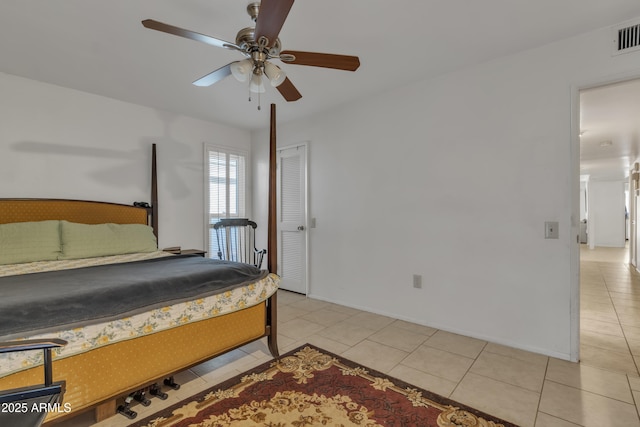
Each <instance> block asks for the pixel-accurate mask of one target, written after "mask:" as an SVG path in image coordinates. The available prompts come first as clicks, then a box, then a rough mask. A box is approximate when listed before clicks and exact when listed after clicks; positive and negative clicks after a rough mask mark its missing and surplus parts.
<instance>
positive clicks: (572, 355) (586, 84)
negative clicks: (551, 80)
mask: <svg viewBox="0 0 640 427" xmlns="http://www.w3.org/2000/svg"><path fill="white" fill-rule="evenodd" d="M635 79H640V73H639V72H638V71H637V70H636V71H633V72H625V73H620V74H615V75H605V76H599V77H591V78H589V79H585V80H584V81H582V82H579V83H575V84H572V85H571V120H570V146H569V151H570V160H569V187H570V190H571V197H570V201H571V203H570V205H571V218H570V224H571V234H570V235H569V239H570V240H569V243H570V248H569V274H570V277H569V282H570V317H569V319H570V320H569V328H570V331H569V336H570V337H569V338H570V343H569V359H570V360H571V361H572V362H578V361H579V360H580V243H578V242H579V241H580V92H581V91H583V90H586V89H592V88H596V87H600V86H607V85H610V84H614V83H621V82H624V81H628V80H635ZM574 237H577V238H576V240H575V241H574V240H573V239H574ZM634 243H635V242H634ZM629 244H631V241H629Z"/></svg>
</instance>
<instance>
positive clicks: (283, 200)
mask: <svg viewBox="0 0 640 427" xmlns="http://www.w3.org/2000/svg"><path fill="white" fill-rule="evenodd" d="M277 168H278V178H277V200H278V275H279V276H280V278H281V281H280V287H281V288H282V289H287V290H289V291H294V292H299V293H301V294H305V295H306V294H307V147H306V145H299V146H295V147H290V148H285V149H282V150H279V151H278V165H277Z"/></svg>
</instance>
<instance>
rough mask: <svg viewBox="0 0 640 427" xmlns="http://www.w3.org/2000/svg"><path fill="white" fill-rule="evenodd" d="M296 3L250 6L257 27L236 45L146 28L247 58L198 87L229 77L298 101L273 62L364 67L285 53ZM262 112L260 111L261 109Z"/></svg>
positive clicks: (150, 23) (352, 60) (152, 24)
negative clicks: (284, 37)
mask: <svg viewBox="0 0 640 427" xmlns="http://www.w3.org/2000/svg"><path fill="white" fill-rule="evenodd" d="M293 2H294V0H262V2H254V3H250V4H249V5H248V6H247V13H248V14H249V16H250V17H251V19H252V20H253V21H254V22H255V23H256V25H255V27H248V28H243V29H242V30H240V31H239V32H238V34H237V36H236V41H235V43H231V42H228V41H225V40H221V39H218V38H215V37H211V36H208V35H205V34H200V33H196V32H194V31H190V30H185V29H183V28H179V27H175V26H173V25H169V24H165V23H162V22H158V21H154V20H153V19H145V20H144V21H142V25H144V26H145V27H146V28H149V29H152V30H157V31H162V32H165V33H169V34H173V35H176V36H180V37H185V38H188V39H192V40H196V41H199V42H203V43H207V44H210V45H213V46H216V47H222V48H225V49H230V50H236V51H238V52H240V53H241V54H243V55H244V56H245V57H246V58H245V59H243V60H241V61H235V62H232V63H230V64H227V65H225V66H224V67H221V68H218V69H217V70H215V71H213V72H211V73H209V74H207V75H205V76H203V77H201V78H199V79H198V80H196V81H195V82H193V84H194V85H196V86H211V85H212V84H214V83H217V82H219V81H220V80H222V79H223V78H225V77H227V76H228V75H229V74H231V75H233V76H234V77H235V78H236V79H237V80H238V81H240V82H245V83H246V82H249V90H250V91H251V92H254V93H263V92H265V87H264V79H263V76H266V77H267V79H268V80H269V81H270V82H271V85H272V86H275V87H276V88H277V89H278V91H279V92H280V94H281V95H282V96H283V97H284V99H285V100H287V101H297V100H298V99H300V98H301V97H302V95H301V94H300V92H298V89H296V87H295V86H294V85H293V83H291V81H290V80H289V78H288V77H287V76H286V74H285V73H284V71H282V69H280V67H278V66H277V65H275V64H273V63H272V62H271V60H272V59H279V60H281V61H282V62H284V63H286V64H297V65H309V66H312V67H324V68H333V69H337V70H347V71H355V70H357V69H358V67H359V66H360V60H359V59H358V57H357V56H348V55H334V54H328V53H317V52H303V51H297V50H281V48H282V45H281V44H280V39H279V38H278V34H279V33H280V30H281V28H282V26H283V25H284V21H285V20H286V19H287V15H288V14H289V10H291V6H293ZM258 108H259V107H258Z"/></svg>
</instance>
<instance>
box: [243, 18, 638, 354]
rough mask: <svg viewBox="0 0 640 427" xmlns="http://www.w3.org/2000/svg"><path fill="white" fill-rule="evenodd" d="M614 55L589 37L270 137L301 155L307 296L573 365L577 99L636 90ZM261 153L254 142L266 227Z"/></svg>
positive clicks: (420, 85)
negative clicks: (623, 81)
mask: <svg viewBox="0 0 640 427" xmlns="http://www.w3.org/2000/svg"><path fill="white" fill-rule="evenodd" d="M609 40H610V31H609V29H602V30H600V31H594V32H591V33H588V34H585V35H582V36H580V37H576V38H572V39H569V40H565V41H561V42H558V43H554V44H551V45H548V46H545V47H542V48H539V49H535V50H531V51H527V52H523V53H521V54H518V55H514V56H510V57H506V58H502V59H500V60H497V61H492V62H490V63H486V64H483V65H480V66H475V67H472V68H468V69H465V70H462V71H458V72H453V73H449V74H447V75H443V76H441V77H439V78H434V79H430V80H426V81H422V82H416V83H414V84H411V85H408V86H406V87H401V88H398V89H396V90H392V91H389V92H385V93H381V94H379V95H377V96H374V97H370V98H368V99H363V100H361V101H359V102H355V103H351V104H348V105H344V106H342V107H340V108H336V109H335V110H334V111H331V112H327V113H323V114H319V115H317V116H315V117H311V118H308V119H306V120H300V121H297V122H294V123H288V124H284V125H280V126H279V128H278V143H279V145H280V146H286V145H290V144H294V143H297V142H301V141H310V162H311V163H310V168H309V172H310V215H311V216H312V217H316V218H317V228H316V229H312V230H310V290H311V295H312V296H313V297H316V298H320V299H324V300H328V301H334V302H338V303H342V304H347V305H350V306H355V307H360V308H365V309H368V310H371V311H374V312H378V313H383V314H387V315H389V316H393V317H397V318H401V319H407V320H411V321H415V322H418V323H422V324H426V325H431V326H434V327H438V328H442V329H445V330H449V331H454V332H459V333H462V334H465V335H469V336H474V337H479V338H484V339H488V340H490V341H493V342H498V343H502V344H507V345H511V346H514V347H519V348H523V349H528V350H532V351H537V352H540V353H544V354H548V355H553V356H558V357H563V358H567V359H568V358H571V357H572V346H571V342H572V339H575V338H572V337H574V336H575V331H576V325H577V323H574V324H572V322H571V314H570V305H571V294H572V292H574V293H575V289H577V287H576V288H572V287H571V281H572V274H573V273H575V272H574V271H572V270H571V268H570V265H571V263H572V262H574V264H575V265H574V267H577V255H576V250H577V246H576V244H575V242H576V234H577V232H578V221H579V197H578V191H579V182H578V173H579V172H578V168H577V165H578V157H577V149H576V147H577V144H578V138H577V135H573V134H572V130H571V126H572V125H571V124H572V120H575V116H572V102H576V100H577V98H578V97H577V89H578V86H581V85H584V84H586V83H595V82H605V81H609V80H611V79H614V78H616V76H619V75H621V74H625V73H626V74H629V73H632V72H633V73H637V75H640V54H630V55H620V56H617V57H611V56H610V53H609V52H610V46H609ZM572 100H573V101H572ZM575 106H577V103H576V104H575V105H574V107H575ZM574 126H575V128H576V129H574V130H573V132H574V133H577V124H575V125H574ZM267 142H268V132H267V131H266V130H265V131H260V132H255V133H254V134H253V135H252V143H253V151H252V152H253V155H254V163H255V166H256V172H257V173H256V174H255V175H254V184H255V192H254V217H256V219H257V220H258V221H260V223H262V224H266V210H265V209H266V208H265V209H262V207H266V201H265V195H266V181H267V178H266V175H265V173H266V172H265V171H266V153H267ZM572 159H573V160H572ZM545 221H559V225H560V238H559V239H558V240H546V239H545V238H544V222H545ZM572 247H573V248H574V250H573V252H572ZM414 273H415V274H422V275H423V276H424V280H423V289H421V290H418V289H414V288H413V287H412V274H414ZM575 274H577V273H575ZM574 277H576V279H573V280H574V282H575V283H577V276H575V275H574ZM575 313H576V312H575V311H574V313H573V314H574V316H575ZM572 327H573V328H574V329H573V332H572ZM572 334H573V335H572ZM574 342H575V341H574ZM574 351H575V347H574ZM574 354H575V353H574ZM573 357H575V356H573Z"/></svg>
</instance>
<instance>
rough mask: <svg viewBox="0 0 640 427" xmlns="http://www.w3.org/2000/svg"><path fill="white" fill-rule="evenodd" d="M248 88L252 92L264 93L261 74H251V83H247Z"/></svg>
mask: <svg viewBox="0 0 640 427" xmlns="http://www.w3.org/2000/svg"><path fill="white" fill-rule="evenodd" d="M249 90H250V91H251V92H253V93H265V92H266V89H265V88H264V83H263V82H262V74H255V73H254V74H253V76H251V83H250V84H249Z"/></svg>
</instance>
